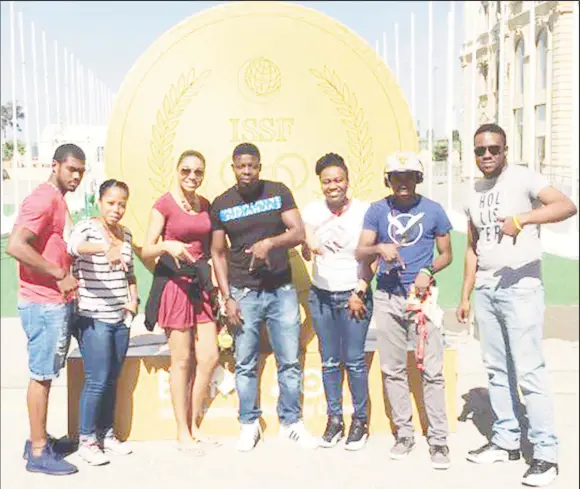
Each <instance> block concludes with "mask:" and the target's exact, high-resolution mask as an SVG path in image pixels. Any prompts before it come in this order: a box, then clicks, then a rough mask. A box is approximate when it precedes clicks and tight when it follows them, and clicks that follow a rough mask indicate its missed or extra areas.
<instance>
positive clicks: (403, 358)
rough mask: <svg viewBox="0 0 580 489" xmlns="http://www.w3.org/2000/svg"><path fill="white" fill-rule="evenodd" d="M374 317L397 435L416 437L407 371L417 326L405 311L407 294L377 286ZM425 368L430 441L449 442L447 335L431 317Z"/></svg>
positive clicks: (422, 377) (424, 391)
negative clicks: (432, 321)
mask: <svg viewBox="0 0 580 489" xmlns="http://www.w3.org/2000/svg"><path fill="white" fill-rule="evenodd" d="M374 301H375V310H374V318H375V322H376V327H377V332H376V334H377V342H378V347H379V355H380V360H381V370H382V371H383V372H384V373H385V389H386V391H387V396H388V399H389V404H390V405H391V412H392V416H393V423H394V425H395V428H396V431H397V438H402V437H413V436H414V431H415V430H414V428H413V421H412V417H413V409H412V406H411V400H410V396H409V378H408V375H407V351H408V345H409V343H410V342H411V345H412V346H413V345H416V339H417V334H416V328H415V323H414V322H413V321H409V320H408V319H407V318H406V314H405V298H404V297H401V296H397V295H392V294H389V293H387V292H384V291H380V290H377V291H376V292H375V295H374ZM427 332H428V333H427V343H426V346H425V359H424V365H425V371H424V372H423V374H422V376H421V380H422V384H423V398H424V401H425V411H426V413H427V418H428V420H429V429H428V431H427V438H428V440H429V444H430V445H446V444H447V433H448V426H447V413H446V409H445V381H444V379H443V354H444V345H443V337H442V335H441V332H440V331H439V329H438V328H436V327H435V326H434V325H433V323H431V322H430V321H429V322H428V323H427Z"/></svg>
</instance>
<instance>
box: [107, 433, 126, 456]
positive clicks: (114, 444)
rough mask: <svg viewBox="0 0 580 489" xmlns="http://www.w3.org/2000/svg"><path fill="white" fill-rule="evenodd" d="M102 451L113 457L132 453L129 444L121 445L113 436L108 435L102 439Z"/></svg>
mask: <svg viewBox="0 0 580 489" xmlns="http://www.w3.org/2000/svg"><path fill="white" fill-rule="evenodd" d="M103 450H104V451H105V452H110V453H113V454H115V455H129V454H131V453H133V449H132V448H131V445H130V444H129V443H123V442H122V441H121V440H119V439H118V438H117V437H116V436H115V435H113V436H110V435H109V436H105V438H103Z"/></svg>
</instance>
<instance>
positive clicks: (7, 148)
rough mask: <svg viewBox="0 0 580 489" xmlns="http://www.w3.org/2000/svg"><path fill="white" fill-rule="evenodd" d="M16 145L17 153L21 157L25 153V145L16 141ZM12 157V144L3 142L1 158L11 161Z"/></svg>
mask: <svg viewBox="0 0 580 489" xmlns="http://www.w3.org/2000/svg"><path fill="white" fill-rule="evenodd" d="M16 144H17V147H18V153H20V155H21V156H24V153H26V145H25V144H24V143H23V142H22V141H20V140H18V142H17V143H16ZM13 155H14V142H13V141H5V142H4V145H3V146H2V157H3V158H5V159H8V160H11V159H12V156H13Z"/></svg>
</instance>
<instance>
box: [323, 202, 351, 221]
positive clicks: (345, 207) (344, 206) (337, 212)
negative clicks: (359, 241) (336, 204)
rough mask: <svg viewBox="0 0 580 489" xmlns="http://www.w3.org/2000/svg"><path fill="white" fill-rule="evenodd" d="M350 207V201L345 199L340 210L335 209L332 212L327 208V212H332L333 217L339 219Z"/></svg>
mask: <svg viewBox="0 0 580 489" xmlns="http://www.w3.org/2000/svg"><path fill="white" fill-rule="evenodd" d="M349 207H350V200H349V199H345V201H344V204H342V207H341V208H340V209H337V210H335V211H333V210H332V209H331V208H330V207H329V208H328V210H329V211H330V212H332V214H333V215H335V216H336V217H340V216H342V215H343V214H344V213H345V212H346V211H347V210H348V208H349Z"/></svg>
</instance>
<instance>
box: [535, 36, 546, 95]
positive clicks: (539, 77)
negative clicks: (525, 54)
mask: <svg viewBox="0 0 580 489" xmlns="http://www.w3.org/2000/svg"><path fill="white" fill-rule="evenodd" d="M536 86H537V87H538V88H539V89H540V90H546V88H547V87H548V34H547V32H546V29H542V31H541V32H540V34H539V35H538V39H537V41H536Z"/></svg>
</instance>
